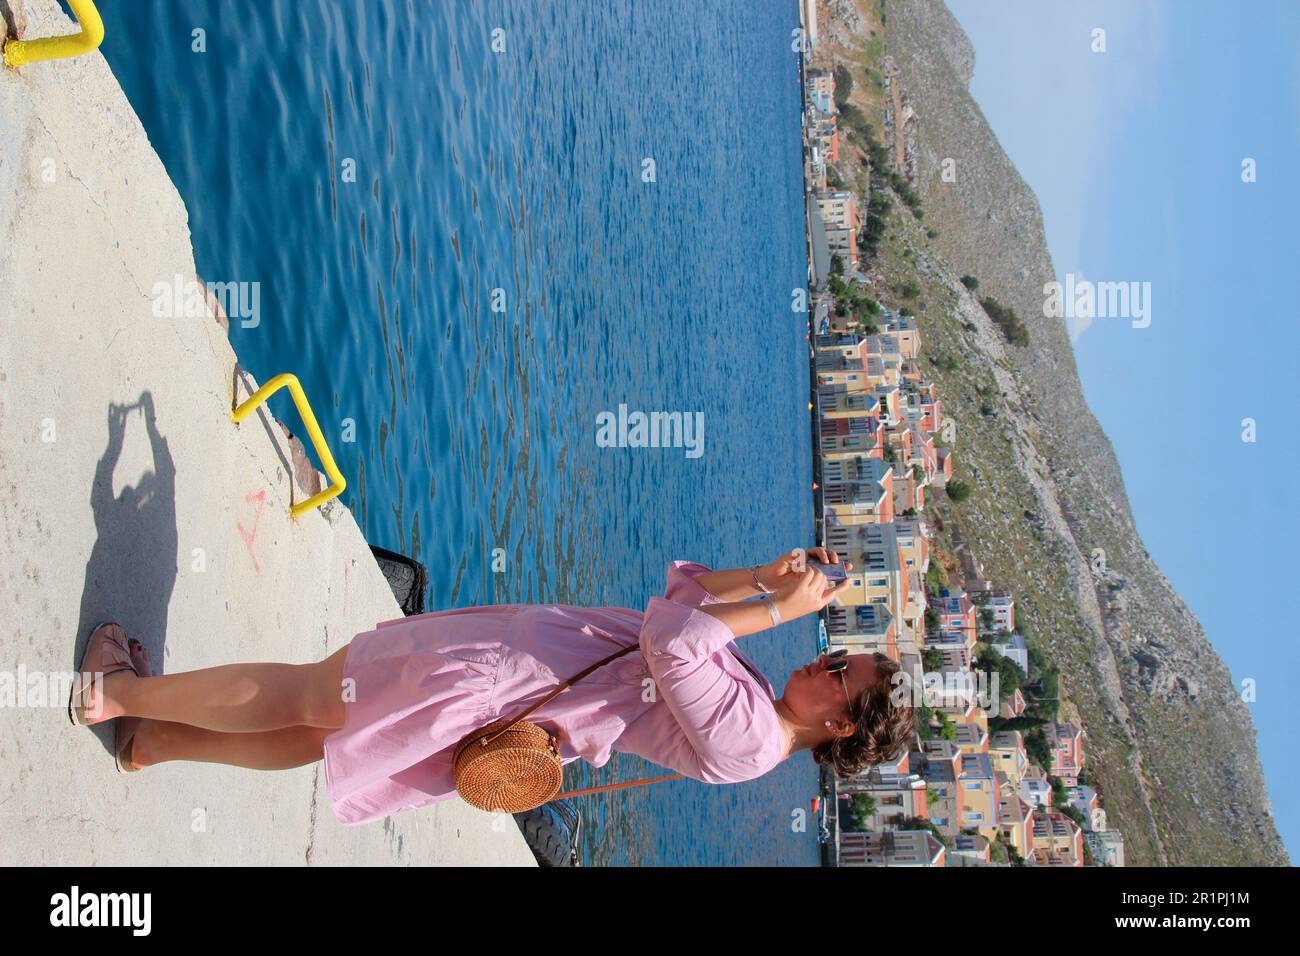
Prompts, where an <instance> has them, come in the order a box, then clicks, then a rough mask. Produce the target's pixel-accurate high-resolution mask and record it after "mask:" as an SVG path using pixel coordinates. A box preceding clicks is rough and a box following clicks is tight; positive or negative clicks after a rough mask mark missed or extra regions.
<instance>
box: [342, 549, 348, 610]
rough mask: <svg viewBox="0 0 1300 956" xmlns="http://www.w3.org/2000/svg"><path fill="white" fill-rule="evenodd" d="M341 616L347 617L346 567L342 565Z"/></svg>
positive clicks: (345, 564)
mask: <svg viewBox="0 0 1300 956" xmlns="http://www.w3.org/2000/svg"><path fill="white" fill-rule="evenodd" d="M343 616H344V617H347V616H348V565H347V562H344V564H343Z"/></svg>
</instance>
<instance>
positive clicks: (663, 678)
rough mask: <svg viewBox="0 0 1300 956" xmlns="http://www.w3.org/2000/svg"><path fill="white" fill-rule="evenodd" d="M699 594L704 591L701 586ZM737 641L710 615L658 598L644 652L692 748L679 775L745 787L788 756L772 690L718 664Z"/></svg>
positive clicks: (650, 611)
mask: <svg viewBox="0 0 1300 956" xmlns="http://www.w3.org/2000/svg"><path fill="white" fill-rule="evenodd" d="M696 586H697V587H698V585H696ZM732 640H734V635H733V634H732V633H731V629H730V628H728V627H727V626H726V625H725V624H723V623H722V622H721V621H719V620H718V619H717V618H715V617H713V616H712V615H710V614H705V613H704V612H703V611H701V610H699V609H698V608H694V607H688V606H686V605H685V604H679V603H676V602H674V601H670V600H667V599H665V598H651V599H650V604H649V605H648V606H647V607H646V613H645V617H644V619H643V620H642V624H641V650H642V652H643V653H644V654H645V659H646V665H647V667H648V668H649V671H650V676H651V678H653V680H654V683H655V693H656V694H658V695H659V696H660V698H662V700H663V701H664V703H665V704H667V706H668V709H669V711H670V712H671V713H672V715H673V718H674V719H675V720H676V721H677V724H678V726H680V727H681V729H682V733H683V734H684V735H685V737H686V740H687V741H688V742H689V745H690V751H689V752H688V753H685V754H678V755H677V757H678V762H679V763H684V764H685V765H686V766H677V767H675V768H674V769H677V770H679V771H680V772H682V773H685V774H686V775H687V776H689V777H694V778H695V779H697V780H703V781H704V782H705V783H738V782H740V781H742V780H752V779H753V778H755V777H758V776H761V775H762V774H764V773H766V772H767V771H768V770H771V769H772V768H773V767H774V766H776V764H777V763H779V762H780V760H781V758H782V757H784V755H785V753H784V746H783V743H784V742H783V739H782V735H781V726H780V721H779V719H778V718H777V715H776V708H775V707H773V706H772V701H771V699H770V698H769V697H768V696H767V693H766V691H765V690H762V689H760V688H759V687H758V686H757V685H756V684H755V683H754V682H753V681H751V680H749V679H747V678H740V677H737V676H735V675H733V674H732V673H731V672H730V671H729V670H727V669H726V668H724V667H723V666H722V664H721V663H720V661H719V660H718V658H717V654H718V652H720V651H721V652H723V653H730V652H729V651H726V650H725V648H726V646H727V645H728V644H729V643H731V641H732Z"/></svg>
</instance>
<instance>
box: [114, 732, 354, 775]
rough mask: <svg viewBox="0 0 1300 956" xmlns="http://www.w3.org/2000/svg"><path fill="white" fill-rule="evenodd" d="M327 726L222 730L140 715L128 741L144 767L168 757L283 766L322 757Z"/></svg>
mask: <svg viewBox="0 0 1300 956" xmlns="http://www.w3.org/2000/svg"><path fill="white" fill-rule="evenodd" d="M332 733H334V730H333V729H331V728H329V727H283V728H281V729H279V730H267V731H262V732H260V733H250V734H227V733H221V732H220V731H215V730H204V729H202V728H200V727H191V726H189V725H188V724H176V723H171V722H168V721H163V720H142V721H140V725H139V727H138V728H137V729H136V732H135V738H134V741H133V743H132V747H131V762H132V763H133V764H134V765H135V766H137V767H149V766H152V765H154V764H157V763H166V762H167V761H170V760H196V761H200V762H202V763H223V764H229V765H231V766H233V767H248V768H249V769H252V770H288V769H289V768H291V767H301V766H303V765H304V764H310V763H315V762H316V761H317V760H320V759H321V756H322V755H323V751H324V745H325V738H326V737H328V736H329V735H330V734H332Z"/></svg>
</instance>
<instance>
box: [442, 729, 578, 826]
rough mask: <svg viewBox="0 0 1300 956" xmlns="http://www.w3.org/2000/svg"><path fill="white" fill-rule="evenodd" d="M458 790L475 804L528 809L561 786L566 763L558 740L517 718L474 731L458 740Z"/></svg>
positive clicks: (515, 810) (507, 809)
mask: <svg viewBox="0 0 1300 956" xmlns="http://www.w3.org/2000/svg"><path fill="white" fill-rule="evenodd" d="M454 773H455V780H456V792H457V793H459V794H460V798H461V799H462V800H464V801H465V802H466V803H468V804H469V805H470V806H472V807H477V808H478V809H480V810H488V811H491V812H497V811H504V812H506V813H523V812H524V811H525V810H532V809H533V808H534V807H540V806H541V805H542V804H543V803H546V802H547V801H548V800H550V799H552V798H553V797H554V796H555V795H556V794H557V793H559V792H560V785H561V784H562V783H563V782H564V768H563V765H562V763H561V760H560V749H559V743H558V741H557V740H556V739H555V738H554V737H552V736H551V735H550V734H549V733H547V731H546V730H544V729H543V728H541V727H539V726H537V725H536V724H532V723H529V722H528V721H526V720H517V721H514V722H513V723H510V722H498V723H495V724H491V725H489V726H487V727H484V728H483V729H482V730H478V731H475V732H474V733H472V734H470V735H469V736H468V737H466V738H465V739H464V740H462V741H461V742H460V743H459V744H457V746H456V754H455V759H454Z"/></svg>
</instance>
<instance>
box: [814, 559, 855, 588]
mask: <svg viewBox="0 0 1300 956" xmlns="http://www.w3.org/2000/svg"><path fill="white" fill-rule="evenodd" d="M805 563H806V564H807V565H808V567H810V568H816V569H817V570H818V571H820V572H821V573H822V574H824V575H826V583H827V584H838V583H839V582H840V581H843V580H844V579H845V578H847V577H848V576H849V573H848V572H847V571H845V570H844V565H843V564H822V563H821V562H820V561H814V560H812V558H808V559H807V561H806V562H805Z"/></svg>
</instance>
